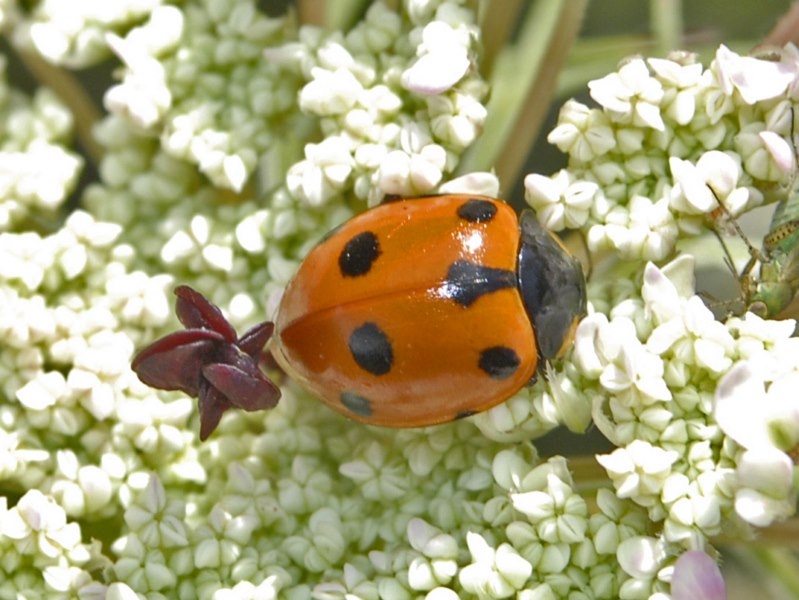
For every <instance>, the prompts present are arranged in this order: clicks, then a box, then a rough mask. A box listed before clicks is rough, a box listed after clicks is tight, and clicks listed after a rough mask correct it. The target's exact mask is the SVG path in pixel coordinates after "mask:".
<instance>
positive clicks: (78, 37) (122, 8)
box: [4, 0, 162, 68]
mask: <svg viewBox="0 0 799 600" xmlns="http://www.w3.org/2000/svg"><path fill="white" fill-rule="evenodd" d="M161 4H162V0H119V1H115V2H106V1H105V0H86V1H85V2H78V3H72V2H67V3H65V2H59V0H44V1H43V2H38V3H37V4H36V5H35V7H34V8H33V9H32V10H31V11H30V13H23V12H22V11H21V10H20V9H19V8H17V7H13V8H14V9H16V10H9V11H8V14H7V15H4V16H5V17H6V18H8V19H9V21H13V22H14V23H15V24H16V27H15V29H14V34H15V37H16V38H17V40H16V41H17V43H21V44H30V46H32V48H33V49H35V50H36V52H37V53H39V54H40V55H41V56H42V57H43V58H45V59H46V60H48V61H49V62H51V63H53V64H56V65H63V66H65V67H70V68H82V67H88V66H91V65H94V64H96V63H97V62H99V61H100V60H102V59H105V58H108V47H107V45H106V39H105V36H106V34H108V33H109V32H114V31H123V30H125V29H128V28H129V27H130V26H131V25H133V24H135V23H136V22H138V21H140V20H141V19H143V18H144V17H146V16H147V15H148V14H150V12H151V11H153V10H155V9H156V8H157V7H158V6H160V5H161ZM17 22H18V23H17Z"/></svg>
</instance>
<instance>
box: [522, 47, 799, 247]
mask: <svg viewBox="0 0 799 600" xmlns="http://www.w3.org/2000/svg"><path fill="white" fill-rule="evenodd" d="M797 75H799V54H797V52H796V50H795V49H793V48H786V50H785V51H784V52H783V54H782V55H781V56H780V59H779V60H775V61H770V60H765V59H762V60H761V59H756V58H751V57H741V56H738V55H737V54H735V53H733V52H731V51H730V50H728V49H727V48H726V47H724V46H722V47H721V48H720V49H719V50H718V52H717V53H716V58H715V60H714V61H713V63H712V64H711V65H710V67H709V68H707V69H704V68H703V66H702V65H701V64H698V63H695V62H694V58H693V57H692V56H689V55H685V54H680V55H675V56H673V57H672V58H671V59H668V60H666V59H658V58H650V59H647V60H643V59H639V58H635V59H631V60H629V61H627V62H626V63H624V64H623V65H622V66H621V67H620V68H619V70H618V72H616V73H612V74H610V75H608V76H606V77H604V78H602V79H599V80H597V81H593V82H591V83H590V84H589V89H590V91H591V97H592V98H593V99H594V100H595V101H596V102H597V103H598V104H599V108H589V107H588V106H586V105H584V104H581V103H579V102H576V101H573V100H572V101H569V102H567V103H566V104H565V105H564V107H563V108H562V110H561V113H560V118H559V121H558V125H557V127H555V129H554V130H553V131H552V133H550V135H549V138H548V139H549V141H550V142H551V143H553V144H555V145H556V146H557V147H558V148H559V149H560V150H562V151H563V152H565V153H567V154H568V156H569V165H568V167H567V168H566V169H564V170H562V171H560V172H558V173H556V174H555V175H553V176H552V177H545V176H542V175H537V174H533V175H529V176H528V177H527V178H526V179H525V190H526V198H527V201H528V202H529V203H530V205H531V206H533V208H535V209H536V211H537V213H538V216H539V218H540V219H541V220H542V222H544V223H545V224H546V225H547V226H548V227H550V228H551V229H553V230H556V231H557V230H561V229H564V228H579V229H582V230H583V231H584V232H585V233H586V235H587V240H588V247H589V248H590V249H591V250H592V251H598V250H602V249H607V248H610V249H612V250H613V251H615V252H617V253H618V254H619V255H620V256H621V257H622V258H625V259H642V260H663V259H665V258H667V257H669V256H670V255H672V254H673V252H674V246H675V243H676V241H677V238H678V236H686V235H696V234H698V233H699V232H700V230H701V226H702V224H703V223H708V222H710V220H711V219H714V218H715V219H717V218H719V216H726V215H724V213H722V214H721V215H714V214H713V211H714V210H718V209H719V203H722V204H723V206H724V208H725V209H726V213H728V214H731V215H739V214H741V213H742V212H745V211H746V210H749V209H751V208H753V207H755V206H758V205H759V204H761V203H762V202H763V201H764V194H766V193H768V191H769V190H771V189H773V188H774V187H775V185H774V184H775V183H777V184H782V185H786V184H787V182H789V181H790V179H791V177H792V176H793V171H794V166H793V165H794V159H793V156H794V152H793V150H792V148H791V147H790V144H789V141H788V140H789V139H790V133H791V131H792V130H793V129H792V126H791V123H792V118H793V112H792V110H791V106H792V93H793V92H792V90H793V89H794V88H795V86H796V80H797Z"/></svg>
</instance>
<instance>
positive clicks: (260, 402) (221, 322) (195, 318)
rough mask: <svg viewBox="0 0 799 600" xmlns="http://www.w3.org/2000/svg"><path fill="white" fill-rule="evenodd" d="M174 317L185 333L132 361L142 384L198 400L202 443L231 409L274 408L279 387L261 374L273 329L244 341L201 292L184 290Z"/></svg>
mask: <svg viewBox="0 0 799 600" xmlns="http://www.w3.org/2000/svg"><path fill="white" fill-rule="evenodd" d="M175 295H176V296H177V297H178V299H177V301H176V303H175V312H176V313H177V315H178V319H180V322H181V323H183V325H185V326H186V329H185V330H183V331H176V332H175V333H170V334H169V335H167V336H164V337H162V338H161V339H159V340H156V341H155V342H153V343H152V344H150V345H149V346H147V347H146V348H145V349H144V350H142V351H141V352H139V353H138V354H137V355H136V357H135V358H134V359H133V363H132V365H131V366H132V367H133V370H134V371H136V374H137V375H138V376H139V379H141V380H142V382H144V383H146V384H147V385H149V386H151V387H154V388H158V389H161V390H181V391H182V392H185V393H186V394H188V395H189V396H192V397H194V398H198V399H199V408H200V439H201V440H203V441H204V440H206V439H207V438H208V436H209V435H211V434H212V433H213V432H214V430H215V429H216V427H217V425H219V420H220V419H221V418H222V414H223V413H224V412H225V411H226V410H227V409H228V408H232V407H236V408H241V409H243V410H246V411H256V410H262V409H266V408H274V406H275V405H276V404H277V401H278V400H279V399H280V388H278V387H277V386H276V385H275V384H274V383H272V382H271V381H270V380H269V379H268V378H267V377H266V376H265V375H264V374H263V372H262V371H261V369H260V367H259V366H258V363H259V362H260V360H261V353H262V352H263V349H264V346H265V345H266V342H267V341H268V340H269V338H270V337H271V335H272V332H273V331H274V329H275V326H274V324H273V323H271V322H269V321H265V322H263V323H260V324H258V325H256V326H255V327H253V328H251V329H250V330H249V331H247V332H246V333H245V334H244V335H242V336H241V337H237V335H236V330H235V329H233V326H232V325H231V324H230V323H229V322H228V321H227V319H225V317H224V315H222V311H221V310H219V308H218V307H216V306H214V305H213V304H211V303H210V302H209V301H208V299H207V298H206V297H205V296H203V295H202V294H201V293H199V292H197V291H196V290H193V289H192V288H190V287H188V286H186V285H181V286H179V287H178V288H176V289H175Z"/></svg>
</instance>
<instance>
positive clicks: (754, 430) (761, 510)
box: [714, 353, 799, 527]
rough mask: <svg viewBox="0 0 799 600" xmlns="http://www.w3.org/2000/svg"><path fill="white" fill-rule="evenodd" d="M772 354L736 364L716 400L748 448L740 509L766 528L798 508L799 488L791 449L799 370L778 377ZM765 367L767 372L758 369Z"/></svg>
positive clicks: (797, 418)
mask: <svg viewBox="0 0 799 600" xmlns="http://www.w3.org/2000/svg"><path fill="white" fill-rule="evenodd" d="M766 356H768V355H767V354H766V353H761V354H760V355H758V356H757V357H755V358H753V359H750V360H749V361H741V362H739V363H737V364H736V365H735V366H734V367H733V368H732V369H730V370H729V372H727V373H726V374H725V375H724V377H723V378H722V379H721V380H720V381H719V384H718V386H717V388H716V395H715V402H714V416H715V417H716V420H717V421H718V423H719V425H720V427H721V428H722V430H723V431H724V433H725V434H727V435H729V436H730V437H732V438H733V439H734V440H735V441H736V442H738V443H739V444H740V445H741V446H743V447H744V448H745V449H746V452H744V453H743V455H742V456H741V458H740V460H739V462H738V470H737V473H738V477H739V486H740V487H739V489H738V491H737V492H736V499H735V509H736V512H737V513H738V514H739V515H740V516H741V517H742V518H743V519H745V520H746V521H749V522H750V523H752V524H754V525H757V526H761V527H762V526H766V525H769V524H771V523H772V522H773V521H775V520H778V519H783V518H785V517H787V516H788V515H790V514H792V513H793V510H794V501H795V496H796V489H795V488H794V485H793V470H794V469H793V461H792V460H791V458H790V456H789V454H788V453H789V452H792V451H793V450H794V449H795V448H796V446H797V445H799V409H797V406H796V402H795V390H796V387H797V385H799V374H798V373H797V372H796V371H792V372H790V373H789V374H785V375H782V376H779V377H776V376H775V374H773V373H771V372H770V371H769V370H768V368H769V367H768V366H767V365H766V364H764V363H765V360H763V358H765V357H766ZM761 366H762V367H763V368H764V371H758V370H756V369H758V367H761ZM771 368H772V369H773V365H771ZM767 382H770V383H769V385H768V386H767V385H766V383H767Z"/></svg>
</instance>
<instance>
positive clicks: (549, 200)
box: [524, 169, 601, 231]
mask: <svg viewBox="0 0 799 600" xmlns="http://www.w3.org/2000/svg"><path fill="white" fill-rule="evenodd" d="M524 192H525V200H527V202H528V203H529V204H530V206H532V207H533V208H534V209H535V211H536V215H537V216H538V219H539V220H540V221H541V223H542V224H543V225H544V226H545V227H546V228H547V229H551V230H552V231H561V230H562V229H567V228H568V229H574V228H578V227H582V226H583V225H585V224H586V222H587V221H588V216H589V212H590V210H591V208H592V206H593V204H594V200H595V198H596V197H597V196H598V195H600V194H601V191H600V188H599V185H597V184H596V183H594V182H591V181H572V177H571V176H570V175H569V172H568V171H567V170H566V169H562V170H560V171H558V172H557V173H556V174H555V175H553V176H552V177H545V176H543V175H538V174H536V173H533V174H530V175H527V176H526V177H525V178H524Z"/></svg>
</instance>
